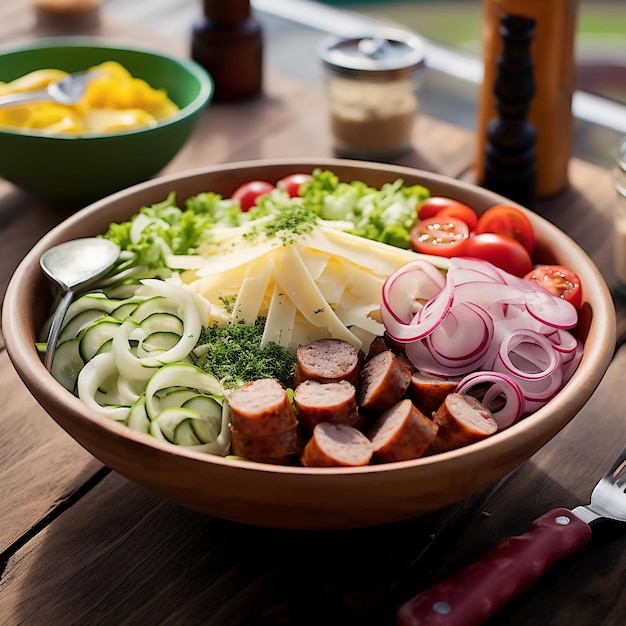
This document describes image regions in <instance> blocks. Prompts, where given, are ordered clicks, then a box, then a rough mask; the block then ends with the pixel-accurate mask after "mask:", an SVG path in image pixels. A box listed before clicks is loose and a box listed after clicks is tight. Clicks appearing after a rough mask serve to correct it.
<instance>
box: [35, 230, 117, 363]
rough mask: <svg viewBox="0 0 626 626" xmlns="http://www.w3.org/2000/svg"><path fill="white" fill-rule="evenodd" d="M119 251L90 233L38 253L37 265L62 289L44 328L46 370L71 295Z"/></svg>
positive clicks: (100, 274)
mask: <svg viewBox="0 0 626 626" xmlns="http://www.w3.org/2000/svg"><path fill="white" fill-rule="evenodd" d="M119 254H120V249H119V246H118V245H117V244H115V243H113V242H112V241H109V240H108V239H99V238H96V237H90V238H86V239H75V240H74V241H68V242H66V243H62V244H59V245H58V246H54V248H50V250H48V251H47V252H45V253H44V254H43V255H42V257H41V259H40V261H39V264H40V265H41V269H42V270H43V272H44V274H46V276H47V277H48V278H49V279H50V280H51V281H52V282H54V283H55V284H56V285H58V286H59V287H60V289H61V292H62V293H63V297H62V298H61V301H60V302H59V304H58V306H57V308H56V311H55V312H54V316H53V318H52V324H51V325H50V330H49V331H48V340H47V346H46V354H45V355H44V365H45V367H46V369H47V370H48V371H50V368H51V367H52V360H53V358H54V352H55V349H56V344H57V341H58V339H59V333H60V332H61V326H62V324H63V319H64V318H65V314H66V313H67V309H68V307H69V306H70V304H71V303H72V300H73V299H74V296H75V295H76V294H77V293H80V291H81V290H84V289H86V288H88V287H89V286H91V285H93V283H94V282H96V281H97V280H98V279H99V278H102V277H103V276H104V275H106V274H107V272H109V271H110V270H111V268H112V267H113V265H114V264H115V262H116V261H117V259H118V257H119Z"/></svg>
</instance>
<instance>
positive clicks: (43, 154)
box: [0, 37, 213, 207]
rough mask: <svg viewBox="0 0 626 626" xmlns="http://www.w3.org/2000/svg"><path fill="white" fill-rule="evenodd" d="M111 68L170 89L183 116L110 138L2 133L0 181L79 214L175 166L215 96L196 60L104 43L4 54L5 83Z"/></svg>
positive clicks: (57, 42) (70, 42)
mask: <svg viewBox="0 0 626 626" xmlns="http://www.w3.org/2000/svg"><path fill="white" fill-rule="evenodd" d="M104 61H117V62H118V63H120V64H121V65H123V66H124V67H125V68H126V69H127V70H128V71H129V72H130V73H131V74H132V75H133V76H135V77H137V78H142V79H144V80H145V81H146V82H148V83H149V84H150V85H151V86H152V87H154V88H159V89H164V90H165V91H166V93H167V95H168V96H169V97H170V99H171V100H173V101H174V102H175V103H176V104H177V105H178V107H179V108H180V111H178V113H176V114H175V115H172V116H169V117H167V118H164V119H163V120H161V121H159V123H158V124H156V125H155V126H153V127H150V128H143V129H138V130H133V131H125V132H119V133H111V134H106V135H105V134H102V135H97V134H89V135H84V136H59V135H57V136H51V135H47V134H44V133H42V132H38V131H30V130H29V131H22V130H18V129H7V128H4V129H2V128H0V176H1V177H3V178H5V179H6V180H8V181H10V182H11V183H13V184H15V185H17V186H18V187H22V188H23V189H25V190H27V191H28V192H30V193H32V194H33V195H35V196H37V197H39V198H41V199H43V200H45V201H47V202H49V203H51V204H64V205H69V206H77V207H78V206H81V205H84V204H87V203H90V202H92V201H94V200H97V199H99V198H102V197H104V196H106V195H108V194H110V193H112V192H115V191H118V190H120V189H123V188H125V187H128V186H130V185H133V184H135V183H139V182H142V181H144V180H147V179H149V178H150V177H152V176H153V175H155V174H157V173H158V172H159V171H160V170H161V169H163V168H164V167H165V166H166V165H167V164H168V163H169V162H170V161H171V160H172V158H173V157H174V156H175V155H176V153H177V152H178V151H179V150H180V149H181V148H182V146H183V145H184V144H185V142H186V141H187V139H188V138H189V137H190V135H191V133H192V132H193V130H194V128H195V127H196V124H197V123H198V121H199V116H200V113H201V112H202V111H203V110H204V108H205V107H206V106H207V104H208V103H209V102H210V100H211V98H212V95H213V81H212V79H211V77H210V76H209V75H208V74H207V73H206V71H205V70H204V69H203V68H202V67H200V66H199V65H198V64H197V63H195V62H194V61H192V60H190V59H183V58H176V57H173V56H169V55H167V54H162V53H159V52H154V51H150V50H144V49H139V48H134V47H130V46H124V45H118V44H116V43H111V42H108V41H106V40H102V39H99V38H85V37H69V38H52V39H44V40H39V41H37V42H34V43H32V44H30V45H28V46H27V47H21V48H13V49H9V50H5V51H3V52H0V81H2V82H8V81H10V80H13V79H15V78H18V77H20V76H23V75H24V74H27V73H28V72H31V71H34V70H37V69H43V68H57V69H61V70H64V71H67V72H77V71H81V70H86V69H88V68H89V67H92V66H94V65H97V64H99V63H102V62H104Z"/></svg>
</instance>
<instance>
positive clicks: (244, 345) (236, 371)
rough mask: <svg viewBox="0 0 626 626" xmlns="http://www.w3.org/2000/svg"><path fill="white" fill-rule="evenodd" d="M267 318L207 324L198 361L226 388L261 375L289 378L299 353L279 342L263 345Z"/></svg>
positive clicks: (199, 348) (201, 340) (237, 385)
mask: <svg viewBox="0 0 626 626" xmlns="http://www.w3.org/2000/svg"><path fill="white" fill-rule="evenodd" d="M264 328H265V318H259V319H257V321H256V323H255V324H254V325H249V324H246V323H245V322H243V321H242V322H237V323H236V324H228V325H226V326H212V327H210V328H204V329H203V330H202V333H201V335H200V339H199V340H198V345H197V346H196V350H195V352H196V354H197V355H198V361H197V364H198V366H199V367H201V368H202V369H203V370H204V371H205V372H208V373H209V374H212V375H213V376H215V377H216V378H217V379H218V380H219V381H220V382H221V384H222V385H223V387H225V388H232V387H239V386H241V385H243V384H245V383H247V382H250V381H253V380H256V379H258V378H276V379H278V380H287V379H289V378H291V377H292V376H293V374H294V372H295V367H296V357H295V356H294V355H293V354H291V353H290V352H288V351H287V350H286V349H285V348H283V347H281V346H279V345H278V344H277V343H274V342H269V343H267V344H266V345H265V346H264V347H263V348H261V338H262V337H263V329H264Z"/></svg>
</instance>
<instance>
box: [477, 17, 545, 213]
mask: <svg viewBox="0 0 626 626" xmlns="http://www.w3.org/2000/svg"><path fill="white" fill-rule="evenodd" d="M501 25H502V26H501V29H500V33H501V36H502V41H503V47H502V54H501V56H500V59H499V61H498V73H497V76H496V82H495V87H494V92H495V98H496V109H497V111H498V117H496V118H495V119H493V120H491V121H490V122H489V124H488V126H487V146H486V154H485V171H484V177H483V186H484V187H486V188H487V189H491V190H492V191H495V192H497V193H499V194H502V195H504V196H506V197H507V198H510V199H511V200H513V201H515V202H518V203H519V204H522V205H523V206H526V207H527V208H529V209H534V207H535V197H536V193H535V187H536V179H537V169H536V152H535V140H536V132H535V128H534V126H533V125H532V123H531V122H529V121H528V119H527V116H528V111H529V109H530V102H531V100H532V98H533V96H534V93H535V83H534V80H533V60H532V57H531V55H530V44H531V42H532V40H533V36H534V27H535V20H533V19H530V18H526V17H521V16H517V15H504V16H502V19H501Z"/></svg>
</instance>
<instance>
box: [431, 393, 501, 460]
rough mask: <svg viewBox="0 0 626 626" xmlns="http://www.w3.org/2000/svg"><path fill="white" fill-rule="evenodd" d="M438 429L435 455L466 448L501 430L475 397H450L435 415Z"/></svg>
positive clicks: (455, 395) (463, 395)
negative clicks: (440, 452) (439, 452)
mask: <svg viewBox="0 0 626 626" xmlns="http://www.w3.org/2000/svg"><path fill="white" fill-rule="evenodd" d="M433 419H434V421H435V423H436V424H437V425H438V426H439V430H438V432H437V437H436V439H435V441H434V443H433V448H434V451H443V450H451V449H453V448H460V447H462V446H466V445H468V444H470V443H473V442H475V441H479V440H480V439H484V438H485V437H488V436H489V435H493V434H494V433H495V432H496V431H497V430H498V424H497V423H496V421H495V420H494V419H493V414H492V413H491V411H490V410H489V409H487V408H486V407H485V406H483V405H482V404H481V403H480V401H479V400H477V399H476V398H474V397H473V396H469V395H466V394H460V393H456V392H455V393H450V394H448V395H447V396H446V399H445V400H444V401H443V404H442V405H441V406H440V407H439V409H437V411H435V413H434V414H433Z"/></svg>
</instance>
